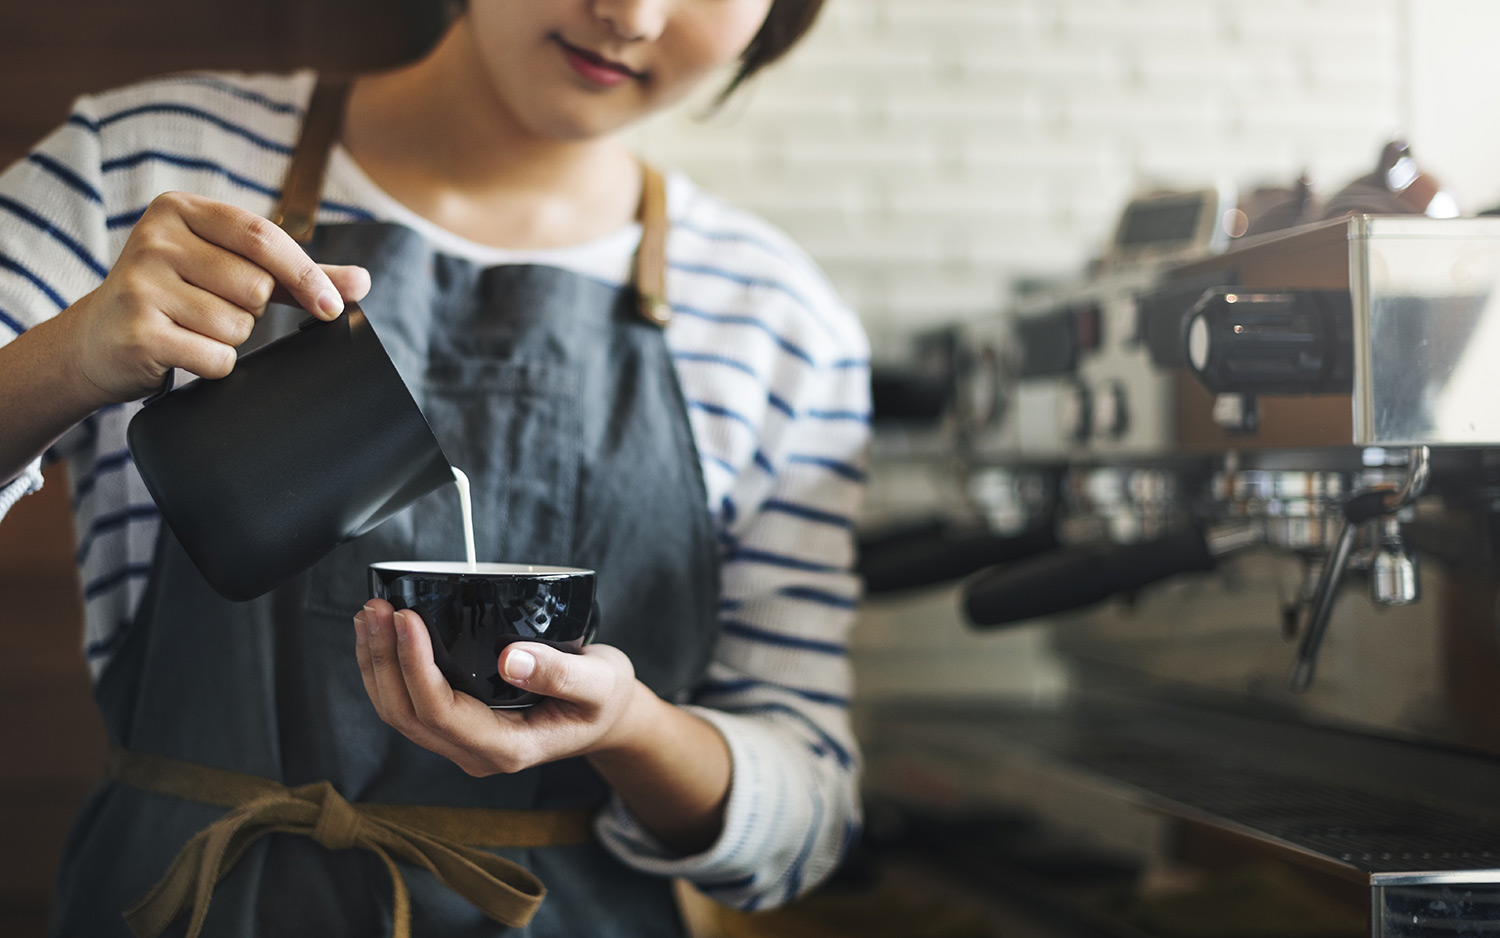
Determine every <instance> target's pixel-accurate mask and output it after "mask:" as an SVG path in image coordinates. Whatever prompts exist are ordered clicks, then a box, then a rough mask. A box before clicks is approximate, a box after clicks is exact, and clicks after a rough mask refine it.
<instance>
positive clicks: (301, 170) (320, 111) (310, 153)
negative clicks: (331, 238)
mask: <svg viewBox="0 0 1500 938" xmlns="http://www.w3.org/2000/svg"><path fill="white" fill-rule="evenodd" d="M349 87H350V83H349V81H348V80H347V79H332V78H324V79H319V81H318V84H317V87H315V88H313V93H312V99H311V100H310V101H309V102H308V105H307V117H306V118H304V119H303V121H302V134H301V136H299V137H298V138H297V146H296V148H295V149H294V150H292V162H291V164H290V165H288V166H287V170H286V178H285V179H284V180H282V183H281V200H280V201H279V202H277V203H276V210H275V212H274V213H273V214H272V215H271V220H272V221H274V222H275V223H276V224H278V225H280V226H281V227H282V228H283V229H285V230H286V233H287V234H289V235H291V236H292V237H293V238H295V239H296V240H297V242H298V243H299V244H306V243H307V239H308V238H311V237H312V233H313V229H314V228H315V227H317V224H318V204H319V203H320V202H322V200H323V177H324V176H326V175H327V174H328V156H329V154H331V153H332V152H333V143H334V141H335V140H337V139H338V138H339V130H340V129H341V128H342V127H343V124H344V102H345V101H346V100H347V99H348V97H349Z"/></svg>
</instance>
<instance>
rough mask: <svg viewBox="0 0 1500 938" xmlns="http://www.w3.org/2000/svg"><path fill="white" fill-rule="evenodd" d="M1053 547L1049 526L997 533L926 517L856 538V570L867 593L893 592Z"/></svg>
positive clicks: (950, 578)
mask: <svg viewBox="0 0 1500 938" xmlns="http://www.w3.org/2000/svg"><path fill="white" fill-rule="evenodd" d="M1057 546H1058V545H1057V538H1056V537H1055V536H1054V535H1053V533H1052V528H1051V526H1050V525H1049V526H1042V527H1037V528H1033V529H1029V530H1026V531H1022V532H1020V533H1018V534H1013V535H998V534H994V533H992V532H991V531H989V530H988V529H987V528H984V527H982V526H957V525H949V524H944V523H942V522H928V523H925V524H919V525H913V526H911V527H909V528H908V529H906V530H905V531H899V532H889V533H884V534H875V535H867V536H866V537H864V538H861V539H860V545H859V566H858V570H859V574H860V576H861V577H863V579H864V583H865V593H866V594H867V595H876V594H881V593H894V592H899V591H901V590H910V589H920V588H922V587H927V586H938V585H940V584H943V583H950V582H954V581H957V580H961V579H963V578H964V577H966V576H968V575H969V574H971V573H974V572H975V571H976V570H983V569H985V568H986V567H993V566H995V565H997V564H1007V563H1014V562H1016V561H1022V560H1026V559H1028V558H1031V557H1035V556H1036V555H1038V554H1043V553H1046V552H1047V551H1050V550H1054V549H1056V547H1057Z"/></svg>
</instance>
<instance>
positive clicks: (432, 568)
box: [370, 560, 594, 579]
mask: <svg viewBox="0 0 1500 938" xmlns="http://www.w3.org/2000/svg"><path fill="white" fill-rule="evenodd" d="M370 569H371V570H389V571H392V572H395V573H402V574H406V573H411V574H416V575H419V576H422V575H425V576H465V575H470V576H515V577H547V578H550V579H559V578H562V577H569V576H578V575H580V574H588V575H590V576H592V575H593V574H594V571H593V570H590V569H588V568H586V567H556V566H550V565H546V564H530V563H476V564H475V565H474V566H472V567H471V566H469V563H468V561H464V560H382V561H378V562H376V563H372V564H370Z"/></svg>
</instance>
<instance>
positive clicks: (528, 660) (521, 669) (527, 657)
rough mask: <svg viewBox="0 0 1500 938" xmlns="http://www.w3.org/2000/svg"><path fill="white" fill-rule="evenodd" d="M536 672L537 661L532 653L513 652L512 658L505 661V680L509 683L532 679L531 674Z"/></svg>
mask: <svg viewBox="0 0 1500 938" xmlns="http://www.w3.org/2000/svg"><path fill="white" fill-rule="evenodd" d="M535 670H536V659H535V658H533V657H532V656H531V653H530V652H526V651H513V652H511V653H510V657H509V658H506V659H505V679H506V680H507V681H523V682H524V681H525V680H527V679H528V678H530V677H531V672H533V671H535Z"/></svg>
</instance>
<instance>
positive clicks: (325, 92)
mask: <svg viewBox="0 0 1500 938" xmlns="http://www.w3.org/2000/svg"><path fill="white" fill-rule="evenodd" d="M350 86H351V83H350V81H349V80H348V79H332V78H325V79H319V80H318V84H317V86H316V87H315V88H313V93H312V98H311V100H310V101H309V102H308V105H307V117H306V118H304V119H303V121H302V133H301V135H300V136H299V137H298V138H297V146H296V148H295V149H293V151H292V161H291V163H290V164H288V165H287V169H286V178H285V179H283V180H282V183H281V199H280V201H278V202H277V203H276V209H275V211H274V212H273V213H272V215H271V220H272V221H274V222H276V224H278V225H280V226H281V227H282V228H283V229H285V230H286V232H287V234H289V235H291V236H292V237H293V238H295V239H296V240H297V242H298V243H300V244H306V243H307V241H308V239H310V238H311V237H312V233H313V229H314V228H316V227H317V224H318V204H319V203H320V202H321V201H322V198H323V178H324V177H325V176H326V175H327V173H328V157H329V154H331V153H332V152H333V144H334V142H335V141H337V140H338V138H339V131H340V130H341V129H342V127H343V124H344V106H345V104H346V103H347V102H348V98H349V89H350ZM636 220H637V221H639V222H640V223H641V243H640V246H639V247H638V248H636V252H635V270H634V272H633V273H634V280H635V289H636V295H637V297H638V299H637V303H638V306H637V308H638V309H639V310H640V314H641V318H642V319H644V320H646V321H647V322H649V323H654V324H656V325H658V326H665V325H666V324H667V323H668V322H669V321H671V319H672V307H671V305H670V304H668V303H667V290H666V272H667V228H668V221H667V186H666V180H664V179H663V178H662V175H661V173H659V172H657V171H656V170H655V169H654V168H652V167H650V166H647V165H646V164H644V163H642V164H641V201H640V206H639V207H638V208H637V210H636Z"/></svg>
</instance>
